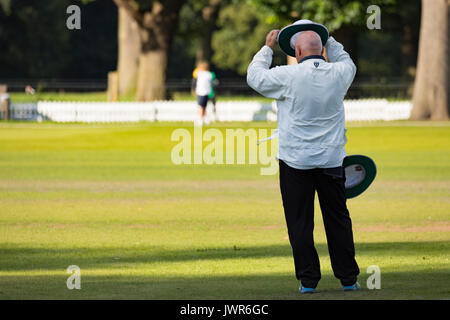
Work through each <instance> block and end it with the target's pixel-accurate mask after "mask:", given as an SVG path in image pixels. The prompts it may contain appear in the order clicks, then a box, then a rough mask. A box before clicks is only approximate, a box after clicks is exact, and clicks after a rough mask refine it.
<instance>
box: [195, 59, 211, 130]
mask: <svg viewBox="0 0 450 320" xmlns="http://www.w3.org/2000/svg"><path fill="white" fill-rule="evenodd" d="M197 69H198V71H197V80H196V87H195V93H196V95H197V103H198V115H199V120H198V122H197V124H198V125H202V124H203V123H205V124H208V120H207V118H206V106H207V104H208V95H209V94H210V92H211V91H212V82H213V76H212V73H211V72H210V71H209V64H208V63H206V62H202V63H200V64H199V65H198V67H197Z"/></svg>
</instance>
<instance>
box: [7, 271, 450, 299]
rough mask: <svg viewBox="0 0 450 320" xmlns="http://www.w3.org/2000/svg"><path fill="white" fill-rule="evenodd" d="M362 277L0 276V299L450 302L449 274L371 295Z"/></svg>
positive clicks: (390, 285) (392, 283) (414, 277)
mask: <svg viewBox="0 0 450 320" xmlns="http://www.w3.org/2000/svg"><path fill="white" fill-rule="evenodd" d="M367 277H368V275H366V274H361V275H360V277H359V282H360V283H361V286H362V289H361V290H360V291H358V292H343V291H342V289H341V286H340V284H339V281H338V280H337V279H335V278H334V277H333V276H332V275H331V274H330V273H327V274H324V275H323V276H322V279H321V281H320V282H319V285H318V287H317V293H316V294H314V295H302V294H299V293H298V282H297V280H296V279H295V278H294V277H293V276H292V275H288V274H262V275H249V276H246V275H230V276H222V275H221V276H209V277H204V276H192V277H158V276H142V275H140V276H132V275H127V276H88V275H85V276H82V279H81V289H80V290H68V289H67V287H66V280H67V275H62V274H54V275H39V276H5V277H0V299H2V300H4V299H133V300H134V299H151V300H178V299H180V300H197V299H204V300H208V299H218V300H223V299H237V300H252V299H255V300H258V299H262V300H296V299H318V300H320V299H338V300H340V299H351V300H357V299H449V298H450V291H449V289H448V287H447V285H446V281H445V279H446V277H447V279H448V270H447V271H445V270H437V271H436V270H434V271H430V270H419V271H417V272H414V273H411V272H384V273H383V274H382V287H381V289H380V290H369V289H367V286H366V280H367Z"/></svg>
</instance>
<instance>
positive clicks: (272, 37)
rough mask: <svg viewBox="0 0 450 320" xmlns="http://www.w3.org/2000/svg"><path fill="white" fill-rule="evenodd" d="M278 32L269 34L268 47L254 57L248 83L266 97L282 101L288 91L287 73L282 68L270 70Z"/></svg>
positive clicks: (249, 68) (249, 69) (250, 66)
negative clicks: (286, 90)
mask: <svg viewBox="0 0 450 320" xmlns="http://www.w3.org/2000/svg"><path fill="white" fill-rule="evenodd" d="M278 33H279V31H278V30H272V31H271V32H269V34H268V35H267V38H266V45H265V46H264V47H262V48H261V50H259V51H258V53H257V54H256V55H255V56H254V57H253V60H252V62H251V63H250V65H249V66H248V69H247V83H248V85H249V86H250V87H251V88H253V89H254V90H255V91H257V92H259V93H260V94H262V95H263V96H265V97H268V98H273V99H282V98H283V96H284V91H285V89H286V73H285V70H283V68H282V67H277V68H273V69H270V65H271V64H272V56H273V47H274V45H275V43H276V38H277V36H278Z"/></svg>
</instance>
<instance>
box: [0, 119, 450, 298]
mask: <svg viewBox="0 0 450 320" xmlns="http://www.w3.org/2000/svg"><path fill="white" fill-rule="evenodd" d="M273 125H275V124H266V123H233V124H231V123H222V124H218V125H217V126H218V127H219V129H221V130H225V128H237V127H242V128H247V127H253V128H261V127H267V126H273ZM179 127H186V128H188V129H190V130H192V127H191V124H188V123H139V124H121V125H111V124H109V125H106V124H96V125H82V124H65V125H61V124H53V123H41V124H35V123H0V299H449V298H450V288H449V283H450V260H449V258H450V257H449V253H450V123H435V122H426V123H410V122H393V123H382V122H379V123H352V124H348V138H349V142H348V144H347V152H348V153H349V154H366V155H368V156H370V157H372V158H373V159H374V160H375V161H376V163H377V165H378V176H377V178H376V180H375V181H374V183H373V185H372V186H371V187H370V188H369V190H368V191H367V192H366V193H364V194H363V195H362V196H360V197H358V198H356V199H352V200H349V201H348V206H349V209H350V214H351V217H352V220H353V227H354V237H355V244H356V254H357V261H358V263H359V266H360V269H361V274H360V278H359V282H360V283H361V286H362V288H363V290H361V291H359V292H346V293H344V292H342V291H341V288H340V284H339V281H338V280H337V279H336V278H334V276H333V274H332V271H331V267H330V261H329V256H328V251H327V246H326V239H325V233H324V229H323V224H322V218H321V215H320V210H319V209H318V206H316V208H317V209H316V230H315V241H316V247H317V249H318V252H319V255H320V259H321V266H322V280H321V282H320V283H319V286H318V288H317V290H318V293H317V294H315V295H308V296H304V295H300V294H298V293H297V289H298V283H297V281H296V279H295V277H294V273H293V260H292V257H291V251H290V246H289V243H288V240H287V232H286V227H285V221H284V215H283V209H282V205H281V197H280V194H279V186H278V176H277V175H273V176H262V175H260V167H261V166H260V165H174V164H172V162H171V156H170V154H171V149H172V147H173V146H174V145H175V144H176V142H172V141H171V140H170V137H171V133H172V132H173V130H175V129H176V128H179ZM70 265H78V266H79V267H80V268H81V290H68V289H67V287H66V280H67V277H68V276H69V274H67V273H66V268H67V267H68V266H70ZM370 265H378V266H379V267H380V269H381V290H368V289H367V287H366V280H367V278H368V277H369V274H367V273H366V270H367V267H368V266H370Z"/></svg>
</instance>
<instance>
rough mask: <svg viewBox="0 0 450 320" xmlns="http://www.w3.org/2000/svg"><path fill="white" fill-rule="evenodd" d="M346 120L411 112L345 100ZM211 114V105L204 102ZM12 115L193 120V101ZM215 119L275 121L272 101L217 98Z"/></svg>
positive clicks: (88, 105) (17, 108)
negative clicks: (260, 101)
mask: <svg viewBox="0 0 450 320" xmlns="http://www.w3.org/2000/svg"><path fill="white" fill-rule="evenodd" d="M344 107H345V117H346V120H347V121H376V120H405V119H408V118H409V115H410V113H411V108H412V105H411V102H409V101H401V102H389V101H387V100H386V99H364V100H345V101H344ZM207 111H208V115H209V116H210V117H212V112H211V111H212V105H211V104H208V109H207ZM12 114H13V115H16V116H15V117H13V119H14V118H15V119H22V120H36V119H48V120H51V121H55V122H137V121H194V120H195V119H197V104H196V102H195V101H156V102H47V101H42V102H38V103H37V105H36V104H34V105H33V104H26V105H20V104H13V105H12ZM215 119H216V120H217V121H258V120H262V121H276V119H277V116H276V103H275V102H273V103H272V104H263V103H259V102H252V101H228V102H225V101H224V102H218V103H217V105H216V118H215Z"/></svg>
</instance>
